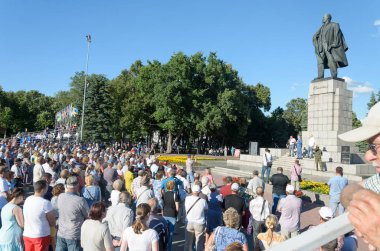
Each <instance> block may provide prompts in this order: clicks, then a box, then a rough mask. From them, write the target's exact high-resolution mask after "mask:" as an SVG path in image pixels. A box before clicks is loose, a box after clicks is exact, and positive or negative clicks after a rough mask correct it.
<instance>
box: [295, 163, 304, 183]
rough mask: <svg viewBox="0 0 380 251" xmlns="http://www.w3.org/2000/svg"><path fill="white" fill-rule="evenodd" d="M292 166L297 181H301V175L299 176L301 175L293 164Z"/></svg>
mask: <svg viewBox="0 0 380 251" xmlns="http://www.w3.org/2000/svg"><path fill="white" fill-rule="evenodd" d="M293 168H294V171H295V172H296V174H297V177H298V181H299V182H301V181H302V177H301V175H300V174H298V173H297V169H296V167H295V166H293Z"/></svg>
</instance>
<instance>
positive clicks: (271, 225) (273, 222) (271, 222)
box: [265, 214, 278, 246]
mask: <svg viewBox="0 0 380 251" xmlns="http://www.w3.org/2000/svg"><path fill="white" fill-rule="evenodd" d="M277 222H278V220H277V217H276V216H275V215H273V214H270V215H268V217H267V218H266V220H265V226H266V227H267V229H268V230H267V236H268V246H270V245H271V244H272V241H273V232H274V229H275V228H276V226H277Z"/></svg>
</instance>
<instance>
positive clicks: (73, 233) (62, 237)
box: [56, 176, 89, 251]
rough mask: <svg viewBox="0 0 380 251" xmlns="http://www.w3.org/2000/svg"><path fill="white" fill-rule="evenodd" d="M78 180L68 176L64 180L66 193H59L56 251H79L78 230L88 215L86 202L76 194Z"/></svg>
mask: <svg viewBox="0 0 380 251" xmlns="http://www.w3.org/2000/svg"><path fill="white" fill-rule="evenodd" d="M78 190H79V181H78V178H77V177H76V176H70V177H69V178H67V181H66V193H62V194H60V195H59V197H58V200H57V207H58V211H59V221H58V233H57V246H56V250H57V251H64V250H73V251H80V250H81V244H80V230H81V227H82V224H83V222H84V221H85V220H86V218H87V216H88V211H89V209H88V204H87V202H86V200H85V199H84V198H83V197H80V196H78V192H79V191H78Z"/></svg>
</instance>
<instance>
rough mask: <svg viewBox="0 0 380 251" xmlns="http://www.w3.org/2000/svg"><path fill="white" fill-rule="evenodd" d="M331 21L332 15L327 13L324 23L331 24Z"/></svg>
mask: <svg viewBox="0 0 380 251" xmlns="http://www.w3.org/2000/svg"><path fill="white" fill-rule="evenodd" d="M330 21H331V15H330V14H329V13H326V14H325V15H324V16H323V23H329V22H330Z"/></svg>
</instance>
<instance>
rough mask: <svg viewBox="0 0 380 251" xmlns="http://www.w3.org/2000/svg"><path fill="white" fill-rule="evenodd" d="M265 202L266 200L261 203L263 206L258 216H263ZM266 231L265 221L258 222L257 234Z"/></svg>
mask: <svg viewBox="0 0 380 251" xmlns="http://www.w3.org/2000/svg"><path fill="white" fill-rule="evenodd" d="M265 202H266V200H264V201H263V206H262V208H261V213H260V216H262V215H263V212H264V206H265ZM266 231H267V227H266V226H265V219H264V220H263V221H260V224H259V232H260V233H265V232H266Z"/></svg>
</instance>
